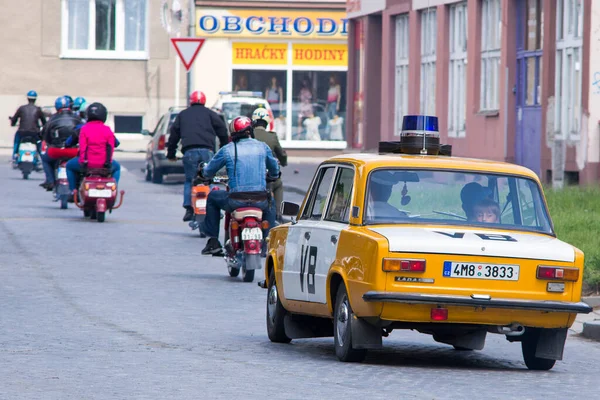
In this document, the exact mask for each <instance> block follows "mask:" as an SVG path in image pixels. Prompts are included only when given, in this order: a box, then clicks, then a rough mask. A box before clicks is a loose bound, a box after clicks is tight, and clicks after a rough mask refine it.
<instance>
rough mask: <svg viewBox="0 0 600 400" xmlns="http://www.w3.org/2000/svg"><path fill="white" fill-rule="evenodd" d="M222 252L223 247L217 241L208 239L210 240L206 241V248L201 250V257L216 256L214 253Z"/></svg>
mask: <svg viewBox="0 0 600 400" xmlns="http://www.w3.org/2000/svg"><path fill="white" fill-rule="evenodd" d="M222 250H223V247H222V246H221V243H220V242H219V239H217V238H210V239H208V242H206V246H205V247H204V249H202V254H203V255H209V254H216V253H220V252H221V251H222Z"/></svg>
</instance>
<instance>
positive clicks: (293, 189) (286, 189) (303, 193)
mask: <svg viewBox="0 0 600 400" xmlns="http://www.w3.org/2000/svg"><path fill="white" fill-rule="evenodd" d="M283 190H284V192H291V193H295V194H299V195H300V196H306V190H304V189H300V188H297V187H294V186H285V185H283Z"/></svg>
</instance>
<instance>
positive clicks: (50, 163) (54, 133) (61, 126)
mask: <svg viewBox="0 0 600 400" xmlns="http://www.w3.org/2000/svg"><path fill="white" fill-rule="evenodd" d="M54 107H55V108H56V114H54V115H52V116H51V117H50V119H49V120H48V123H47V124H46V125H45V126H44V130H43V131H42V139H43V140H44V141H45V142H46V145H47V147H48V148H51V147H57V148H62V147H65V146H66V144H65V142H66V141H67V139H68V138H69V137H70V136H71V135H73V134H74V133H75V130H76V129H77V127H78V125H80V124H81V118H79V117H78V116H77V115H76V114H73V112H72V111H71V109H70V108H69V101H68V99H67V98H66V97H64V96H62V97H59V98H57V99H56V101H55V102H54ZM57 161H58V160H56V159H54V158H51V157H50V156H49V155H48V150H46V153H45V154H43V155H42V166H43V167H44V173H45V174H46V182H44V183H42V184H41V185H40V186H42V187H44V188H46V189H47V190H52V189H53V187H54V170H55V169H56V162H57Z"/></svg>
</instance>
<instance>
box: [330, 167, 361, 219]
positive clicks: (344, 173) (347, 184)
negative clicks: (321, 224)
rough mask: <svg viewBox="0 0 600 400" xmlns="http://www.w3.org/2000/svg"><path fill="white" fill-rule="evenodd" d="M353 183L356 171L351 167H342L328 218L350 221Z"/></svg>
mask: <svg viewBox="0 0 600 400" xmlns="http://www.w3.org/2000/svg"><path fill="white" fill-rule="evenodd" d="M353 185H354V171H353V170H352V169H350V168H340V169H339V171H338V175H337V181H336V182H335V185H334V189H333V196H332V200H331V204H330V206H329V211H328V212H327V218H326V219H327V220H330V221H336V222H346V223H347V222H348V221H349V216H350V201H351V200H352V187H353Z"/></svg>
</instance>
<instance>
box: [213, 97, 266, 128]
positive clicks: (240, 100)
mask: <svg viewBox="0 0 600 400" xmlns="http://www.w3.org/2000/svg"><path fill="white" fill-rule="evenodd" d="M260 106H262V107H264V108H266V109H267V111H268V112H269V115H270V116H271V123H270V124H269V128H268V129H270V130H273V129H274V123H273V111H272V109H271V105H270V104H269V103H268V102H267V101H266V100H265V99H264V98H263V97H262V92H249V91H238V92H219V97H218V98H217V101H216V102H215V104H214V105H213V106H212V109H213V111H215V112H217V113H218V114H220V115H222V116H223V117H224V118H225V122H226V123H227V126H229V123H230V122H231V121H232V120H233V119H234V118H235V117H239V116H241V115H243V116H246V117H248V118H251V117H252V113H253V112H254V110H256V109H257V108H258V107H260Z"/></svg>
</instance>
